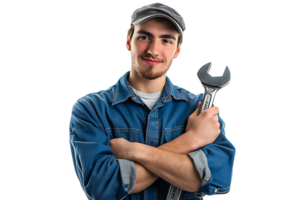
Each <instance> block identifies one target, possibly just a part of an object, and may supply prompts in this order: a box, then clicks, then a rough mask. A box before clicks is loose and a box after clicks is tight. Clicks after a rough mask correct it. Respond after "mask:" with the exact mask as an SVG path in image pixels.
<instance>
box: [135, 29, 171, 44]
mask: <svg viewBox="0 0 300 200" xmlns="http://www.w3.org/2000/svg"><path fill="white" fill-rule="evenodd" d="M137 34H144V35H148V36H150V37H154V36H153V35H152V34H151V33H150V32H148V31H145V30H139V31H138V32H137ZM158 37H159V38H169V39H173V40H175V41H176V38H175V37H174V36H173V35H168V34H167V35H160V36H158Z"/></svg>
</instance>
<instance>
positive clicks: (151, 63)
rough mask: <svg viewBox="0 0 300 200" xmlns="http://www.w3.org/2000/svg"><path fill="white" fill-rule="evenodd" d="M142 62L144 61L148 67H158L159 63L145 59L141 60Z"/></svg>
mask: <svg viewBox="0 0 300 200" xmlns="http://www.w3.org/2000/svg"><path fill="white" fill-rule="evenodd" d="M142 60H143V61H145V62H146V63H147V64H149V65H158V64H160V63H161V62H159V61H152V60H147V59H142Z"/></svg>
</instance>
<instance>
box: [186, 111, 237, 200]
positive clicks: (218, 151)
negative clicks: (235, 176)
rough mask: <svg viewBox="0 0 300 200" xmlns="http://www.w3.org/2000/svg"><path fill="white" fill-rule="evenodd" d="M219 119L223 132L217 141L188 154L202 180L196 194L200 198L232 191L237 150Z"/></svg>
mask: <svg viewBox="0 0 300 200" xmlns="http://www.w3.org/2000/svg"><path fill="white" fill-rule="evenodd" d="M218 118H219V123H220V131H221V132H220V134H219V136H218V137H217V139H216V140H215V141H214V142H213V143H211V144H208V145H206V146H204V147H200V148H198V149H196V150H195V151H193V152H190V153H188V155H189V156H190V157H191V159H192V161H193V163H194V165H195V168H196V169H197V171H198V173H199V176H200V179H201V186H200V188H199V189H198V191H197V192H194V194H195V195H196V196H198V197H203V196H205V195H206V194H207V195H213V194H226V193H228V192H229V190H230V184H231V178H232V169H233V162H234V157H235V148H234V146H233V145H232V144H231V143H230V141H229V140H228V139H227V138H226V137H225V122H224V121H223V120H222V119H221V117H220V115H219V114H218Z"/></svg>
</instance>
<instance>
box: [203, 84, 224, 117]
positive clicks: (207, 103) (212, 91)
mask: <svg viewBox="0 0 300 200" xmlns="http://www.w3.org/2000/svg"><path fill="white" fill-rule="evenodd" d="M202 85H203V87H204V90H205V92H204V95H203V98H202V101H201V105H200V109H199V112H198V115H200V114H201V113H202V112H203V111H204V110H206V109H208V108H210V107H212V105H213V103H214V100H215V96H216V93H217V92H218V90H219V89H220V88H217V87H212V86H209V85H205V84H203V83H202Z"/></svg>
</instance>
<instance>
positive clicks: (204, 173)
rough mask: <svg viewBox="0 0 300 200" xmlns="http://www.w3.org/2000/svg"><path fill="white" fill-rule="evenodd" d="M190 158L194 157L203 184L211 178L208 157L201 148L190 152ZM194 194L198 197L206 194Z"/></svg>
mask: <svg viewBox="0 0 300 200" xmlns="http://www.w3.org/2000/svg"><path fill="white" fill-rule="evenodd" d="M188 155H189V156H190V158H191V159H192V161H193V163H194V165H195V167H196V169H197V171H198V173H199V175H200V179H201V186H202V185H204V184H205V183H206V182H208V181H209V180H210V178H211V172H210V169H209V167H208V163H207V158H206V155H205V153H204V152H203V151H202V150H201V149H200V150H198V151H193V152H190V153H188ZM194 194H195V195H196V196H198V197H203V196H204V195H205V194H204V192H201V193H197V192H194Z"/></svg>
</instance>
